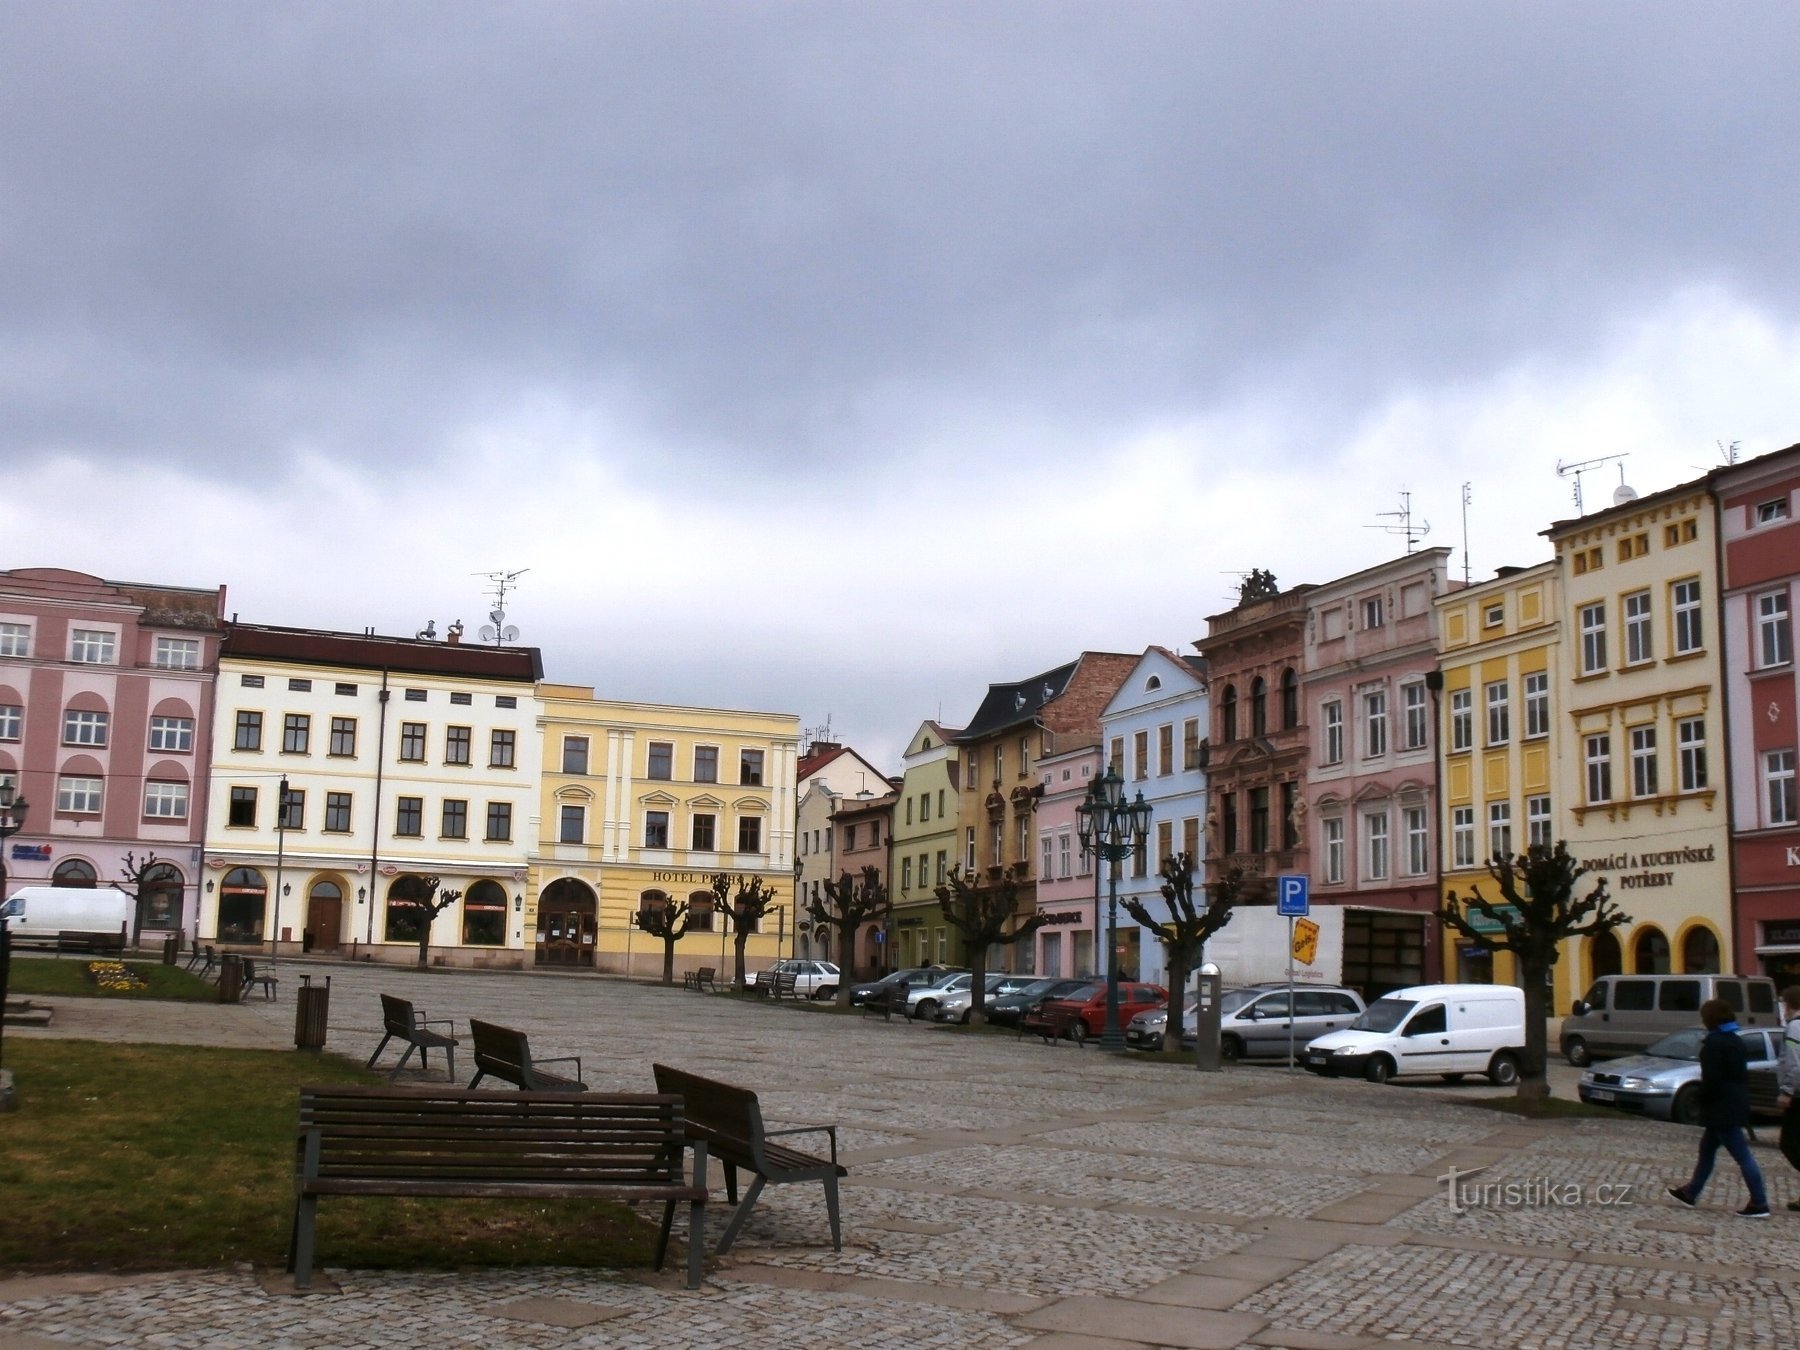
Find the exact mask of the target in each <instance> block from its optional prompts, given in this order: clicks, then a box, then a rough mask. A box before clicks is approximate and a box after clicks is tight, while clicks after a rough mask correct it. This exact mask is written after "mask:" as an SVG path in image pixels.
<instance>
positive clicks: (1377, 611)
mask: <svg viewBox="0 0 1800 1350" xmlns="http://www.w3.org/2000/svg"><path fill="white" fill-rule="evenodd" d="M1362 616H1363V627H1364V628H1379V627H1381V625H1382V623H1383V621H1384V617H1385V616H1384V615H1383V613H1382V607H1381V597H1380V596H1379V595H1372V596H1370V597H1369V598H1368V599H1367V600H1365V601H1363V603H1362Z"/></svg>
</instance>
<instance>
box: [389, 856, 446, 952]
mask: <svg viewBox="0 0 1800 1350" xmlns="http://www.w3.org/2000/svg"><path fill="white" fill-rule="evenodd" d="M435 895H436V892H435V891H434V890H432V888H431V887H430V886H428V885H426V884H425V881H424V879H423V878H422V877H418V876H415V875H414V874H413V873H411V872H408V873H406V875H404V876H399V877H395V878H394V883H393V885H391V886H389V887H388V893H387V924H386V928H385V930H384V932H383V934H382V937H383V940H385V941H387V942H417V941H418V940H419V939H420V938H422V937H424V936H425V928H426V925H427V924H428V923H430V921H431V920H430V917H429V915H428V913H427V911H426V904H427V902H428V901H430V900H431V899H432V898H433V896H435Z"/></svg>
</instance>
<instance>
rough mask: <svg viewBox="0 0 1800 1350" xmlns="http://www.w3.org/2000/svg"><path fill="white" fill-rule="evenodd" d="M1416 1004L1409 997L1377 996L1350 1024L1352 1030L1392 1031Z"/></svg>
mask: <svg viewBox="0 0 1800 1350" xmlns="http://www.w3.org/2000/svg"><path fill="white" fill-rule="evenodd" d="M1417 1006H1418V1004H1416V1003H1414V1002H1413V1001H1412V1000H1411V999H1409V998H1378V999H1376V1000H1375V1001H1374V1002H1373V1003H1371V1004H1370V1005H1369V1006H1368V1009H1367V1011H1365V1012H1364V1013H1363V1015H1362V1016H1361V1017H1359V1018H1357V1019H1356V1020H1355V1021H1354V1022H1352V1023H1351V1024H1350V1029H1351V1030H1352V1031H1392V1030H1393V1029H1394V1028H1395V1027H1397V1026H1399V1025H1400V1024H1401V1023H1402V1022H1404V1021H1405V1020H1406V1015H1407V1014H1408V1013H1409V1012H1411V1011H1412V1010H1413V1009H1414V1008H1416V1007H1417Z"/></svg>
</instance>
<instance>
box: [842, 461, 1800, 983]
mask: <svg viewBox="0 0 1800 1350" xmlns="http://www.w3.org/2000/svg"><path fill="white" fill-rule="evenodd" d="M1796 510H1800V446H1797V447H1792V448H1790V449H1787V450H1783V451H1779V452H1776V453H1774V454H1770V455H1765V456H1762V457H1761V458H1759V459H1756V460H1752V461H1748V462H1746V463H1742V464H1736V465H1731V466H1728V467H1725V468H1721V469H1718V470H1715V471H1713V472H1712V473H1709V474H1707V475H1705V476H1704V477H1702V478H1700V479H1696V480H1695V481H1693V482H1689V483H1685V484H1682V485H1679V486H1677V487H1674V488H1670V489H1668V490H1666V491H1663V492H1659V493H1656V494H1654V495H1652V496H1648V497H1638V496H1637V495H1636V494H1635V493H1633V492H1631V491H1630V490H1629V489H1622V490H1621V492H1620V493H1619V494H1617V496H1616V498H1615V500H1614V502H1613V503H1612V504H1611V505H1610V506H1608V507H1606V508H1604V509H1601V510H1598V511H1594V512H1591V513H1588V514H1586V515H1583V516H1581V517H1580V518H1578V519H1572V520H1565V521H1559V522H1557V523H1555V524H1553V525H1552V526H1551V527H1550V528H1548V529H1547V530H1545V531H1544V536H1545V537H1546V538H1547V540H1548V541H1549V544H1550V547H1551V553H1552V556H1551V557H1550V558H1549V559H1547V560H1546V561H1544V562H1541V563H1539V564H1537V565H1535V566H1531V567H1525V568H1518V567H1504V568H1501V569H1500V570H1499V571H1498V572H1497V574H1496V575H1495V576H1494V577H1492V578H1491V579H1488V580H1483V581H1479V582H1474V583H1472V584H1471V583H1468V582H1465V581H1462V580H1458V579H1456V578H1454V577H1452V576H1451V575H1450V574H1449V570H1448V563H1449V550H1448V549H1443V548H1434V549H1423V550H1419V551H1416V552H1409V553H1407V554H1406V555H1404V556H1402V557H1400V558H1396V559H1392V560H1390V561H1388V562H1385V563H1382V564H1380V565H1378V566H1375V567H1371V568H1368V569H1365V570H1363V571H1359V572H1356V573H1353V574H1351V575H1348V576H1345V577H1342V578H1339V579H1337V580H1335V581H1332V582H1329V583H1327V584H1323V585H1300V586H1294V587H1291V588H1289V589H1287V590H1285V591H1284V590H1280V589H1278V588H1277V587H1276V586H1275V585H1274V581H1273V578H1272V577H1269V576H1267V575H1266V574H1254V575H1253V577H1252V580H1251V582H1250V583H1248V584H1247V585H1246V586H1245V588H1244V590H1243V593H1242V596H1241V598H1240V603H1239V604H1238V605H1236V606H1235V607H1234V608H1232V609H1231V610H1228V611H1226V612H1224V613H1221V614H1215V615H1212V616H1209V617H1208V619H1207V631H1206V634H1205V635H1204V636H1203V637H1200V638H1198V639H1196V640H1195V642H1194V644H1193V645H1194V653H1193V654H1189V655H1178V654H1176V653H1175V652H1172V651H1170V650H1167V649H1164V648H1160V647H1152V648H1150V649H1148V650H1147V651H1145V652H1144V653H1143V654H1142V655H1140V656H1136V657H1133V656H1129V655H1124V654H1119V653H1104V652H1086V653H1083V654H1082V655H1081V656H1080V657H1078V658H1077V659H1076V660H1074V661H1072V662H1070V663H1068V664H1065V665H1062V666H1058V667H1056V668H1054V669H1052V670H1049V671H1045V672H1043V673H1042V674H1039V675H1034V676H1032V677H1030V678H1029V679H1026V680H1022V681H1009V682H1005V683H1000V684H994V685H991V686H990V687H989V689H988V691H987V694H986V696H985V697H984V698H983V700H982V701H981V703H980V705H979V707H978V708H977V709H976V711H975V713H974V714H973V715H972V716H971V717H970V718H969V720H968V722H967V724H966V725H965V726H963V727H962V728H960V729H952V728H946V727H943V726H940V725H938V724H937V723H935V722H926V723H923V724H921V726H920V728H919V729H918V731H917V732H916V733H915V734H914V736H913V738H912V740H911V742H910V743H909V744H908V747H907V750H906V752H905V754H904V756H903V760H902V772H901V774H900V776H899V777H898V778H897V779H896V780H893V781H892V782H891V783H887V782H882V783H865V785H864V786H865V788H868V789H869V790H867V791H864V792H861V793H859V794H858V796H857V798H856V799H854V800H848V799H844V800H840V799H837V798H834V797H827V796H822V797H821V798H820V799H819V805H818V809H817V812H816V814H815V816H814V817H813V825H812V833H811V839H812V846H813V848H814V849H815V850H816V851H817V852H818V853H819V854H820V855H821V857H820V862H821V864H822V871H823V872H824V873H831V872H832V870H833V867H834V866H835V865H836V861H837V860H838V859H840V858H841V859H845V860H847V859H849V858H851V857H855V858H857V859H859V860H866V861H867V862H868V863H869V864H871V865H875V866H876V867H877V868H878V870H880V871H881V872H882V874H883V875H884V876H885V877H886V878H887V879H888V880H889V882H890V884H891V889H892V893H893V897H894V905H893V911H892V914H891V916H889V917H887V918H884V919H883V920H880V921H878V922H875V923H871V924H870V925H869V927H868V930H867V932H866V935H865V936H866V944H865V945H864V947H863V949H862V950H861V951H860V952H858V953H854V954H851V959H852V963H853V964H854V965H855V966H856V968H857V969H859V970H873V969H879V968H882V967H884V966H887V967H894V966H909V965H924V964H928V963H930V962H933V961H939V962H942V961H964V960H966V959H967V956H968V954H967V953H966V952H964V951H962V950H961V949H960V944H959V943H958V941H957V936H956V934H955V932H954V931H953V930H950V929H948V927H947V925H946V924H945V923H944V920H943V918H942V916H941V914H940V912H939V909H938V906H937V904H936V901H935V898H934V891H935V888H936V887H937V886H939V885H941V884H943V879H944V876H945V874H946V872H947V870H948V869H949V868H950V867H954V866H960V867H962V868H964V869H965V870H966V871H968V872H971V873H973V874H975V875H977V876H992V875H994V874H995V873H996V871H997V869H999V868H1002V867H1012V868H1017V869H1020V872H1021V875H1022V876H1023V878H1024V884H1023V886H1022V887H1021V890H1020V906H1019V907H1020V913H1021V914H1022V915H1023V914H1026V913H1041V914H1043V915H1045V916H1046V918H1047V919H1048V923H1047V924H1046V925H1045V926H1044V927H1043V928H1042V929H1041V930H1040V931H1039V932H1038V933H1037V934H1036V935H1034V937H1033V938H1032V939H1031V940H1030V941H1029V942H1026V943H1021V944H1019V946H1018V947H1017V948H1016V949H1008V950H1004V951H1000V952H996V953H993V954H992V958H993V960H994V962H995V964H996V965H997V966H999V967H1003V968H1012V969H1016V970H1029V971H1037V972H1041V973H1045V974H1060V975H1085V974H1092V973H1096V972H1100V971H1104V970H1105V968H1106V965H1107V951H1106V948H1105V945H1104V944H1105V942H1106V933H1107V931H1108V918H1109V916H1108V914H1107V913H1106V910H1105V906H1104V901H1103V889H1102V877H1101V875H1100V873H1099V871H1098V869H1096V868H1094V867H1093V866H1092V864H1091V863H1090V862H1089V861H1088V860H1087V859H1086V858H1085V857H1084V856H1083V854H1082V852H1081V849H1080V846H1079V838H1078V830H1077V825H1076V820H1077V808H1078V807H1079V806H1080V804H1081V802H1082V800H1083V798H1084V796H1085V794H1086V793H1087V791H1088V788H1089V787H1090V785H1091V784H1092V782H1093V781H1094V778H1095V776H1096V775H1098V774H1100V773H1101V772H1103V771H1105V770H1106V769H1109V768H1110V769H1112V770H1113V771H1115V772H1117V773H1118V774H1119V775H1120V776H1121V777H1123V778H1124V779H1125V781H1126V787H1127V790H1128V791H1129V792H1131V793H1138V792H1141V793H1142V794H1143V795H1144V798H1145V800H1146V801H1147V802H1148V803H1149V804H1150V805H1151V808H1152V812H1151V820H1152V824H1151V832H1150V835H1149V837H1148V838H1147V839H1146V841H1145V845H1144V847H1143V848H1142V849H1140V850H1139V851H1138V853H1137V854H1136V856H1134V857H1132V858H1130V859H1128V860H1127V861H1126V862H1125V863H1124V864H1123V866H1122V869H1121V873H1122V875H1121V878H1120V893H1121V895H1122V896H1131V897H1135V898H1138V899H1141V900H1143V901H1144V902H1145V903H1146V904H1147V905H1148V906H1149V907H1150V909H1151V911H1152V913H1153V914H1158V915H1160V913H1161V912H1162V911H1161V909H1160V898H1159V896H1158V889H1159V878H1158V877H1157V875H1156V873H1157V868H1158V863H1159V861H1160V859H1162V858H1165V857H1167V856H1169V855H1170V854H1172V853H1174V852H1177V851H1182V850H1185V851H1187V852H1188V853H1190V854H1192V855H1193V856H1195V857H1196V858H1199V859H1202V860H1203V864H1204V867H1205V873H1206V876H1207V877H1208V879H1209V880H1213V881H1216V880H1217V879H1218V877H1219V876H1220V875H1221V874H1222V872H1223V871H1224V870H1225V869H1241V870H1242V871H1243V872H1244V873H1245V874H1247V875H1249V876H1252V877H1258V876H1261V877H1273V876H1276V875H1280V874H1295V873H1297V874H1304V875H1306V876H1308V877H1309V878H1310V880H1311V883H1312V893H1313V897H1314V903H1315V904H1321V905H1330V906H1335V907H1338V909H1339V910H1340V915H1339V917H1340V918H1341V920H1342V935H1343V948H1342V950H1343V957H1342V973H1343V978H1344V979H1345V981H1346V982H1347V983H1351V984H1353V985H1356V986H1358V987H1361V988H1363V989H1364V990H1366V991H1368V992H1371V993H1378V992H1382V991H1384V990H1386V989H1391V988H1395V987H1398V986H1401V985H1404V984H1409V983H1417V982H1422V981H1435V980H1440V979H1461V980H1470V981H1483V980H1502V981H1508V980H1511V979H1512V978H1513V974H1514V972H1513V971H1512V970H1511V968H1510V967H1509V965H1508V964H1507V962H1506V959H1505V958H1504V957H1501V958H1500V959H1499V963H1498V965H1497V966H1496V963H1495V961H1494V960H1493V959H1491V958H1490V957H1489V956H1488V955H1487V953H1486V952H1485V951H1484V950H1483V949H1481V948H1479V947H1478V946H1477V945H1475V944H1470V943H1465V942H1459V941H1457V940H1455V938H1454V936H1453V935H1452V934H1450V933H1447V932H1445V931H1444V930H1443V928H1442V926H1441V925H1440V924H1439V923H1438V922H1437V920H1436V919H1435V917H1434V915H1435V912H1436V911H1437V909H1438V908H1439V906H1440V905H1442V904H1444V903H1445V902H1446V901H1448V900H1449V899H1450V898H1451V897H1453V896H1467V895H1468V894H1469V892H1470V890H1471V888H1472V887H1476V886H1479V887H1481V888H1482V890H1483V893H1484V894H1486V895H1487V896H1488V897H1489V898H1490V899H1491V898H1495V891H1494V887H1493V883H1492V882H1491V880H1490V879H1489V877H1488V875H1487V871H1486V860H1487V859H1489V858H1491V857H1492V856H1493V855H1494V854H1495V853H1497V852H1498V853H1508V854H1511V853H1516V852H1518V851H1521V850H1522V849H1523V848H1524V847H1526V846H1527V845H1530V844H1548V843H1552V842H1554V841H1556V840H1566V841H1567V842H1568V844H1569V846H1570V848H1571V850H1572V851H1573V852H1574V853H1575V855H1576V856H1577V858H1578V859H1580V860H1581V861H1582V862H1583V863H1584V864H1585V865H1586V866H1587V867H1588V868H1589V869H1590V871H1591V872H1592V873H1593V875H1594V876H1596V877H1604V878H1605V879H1606V881H1607V883H1608V886H1609V888H1610V890H1611V891H1612V893H1613V894H1614V895H1615V896H1616V897H1617V898H1618V899H1619V900H1620V902H1621V904H1622V906H1623V908H1624V909H1625V911H1626V912H1627V913H1629V914H1630V916H1631V920H1630V922H1629V923H1628V924H1626V925H1625V926H1624V927H1623V928H1622V929H1620V930H1619V931H1618V932H1617V933H1616V934H1610V935H1607V936H1604V937H1601V938H1596V939H1593V940H1582V941H1579V942H1576V943H1573V944H1571V947H1570V950H1568V951H1567V952H1565V954H1564V959H1563V960H1562V961H1561V962H1560V964H1559V968H1558V971H1557V974H1556V990H1555V997H1556V1001H1557V1005H1558V1006H1566V1004H1567V1002H1568V1001H1569V1000H1570V999H1572V998H1574V997H1576V996H1578V995H1579V994H1580V993H1581V991H1582V990H1583V989H1584V988H1585V987H1586V985H1587V984H1588V983H1589V982H1590V981H1591V980H1592V979H1593V978H1595V977H1596V976H1599V975H1603V974H1608V973H1615V972H1622V971H1634V972H1663V971H1708V970H1719V969H1738V970H1744V971H1750V972H1756V973H1767V974H1770V975H1772V976H1774V977H1775V978H1777V979H1778V980H1781V981H1787V980H1791V979H1793V978H1796V977H1800V819H1797V813H1796V773H1795V770H1796V764H1795V756H1796V748H1797V741H1800V734H1797V731H1796V713H1795V704H1796V701H1797V695H1800V684H1797V681H1796V668H1795V663H1794V656H1793V633H1792V619H1791V616H1792V612H1793V609H1794V604H1795V600H1796V598H1797V597H1796V578H1797V577H1800V526H1797V525H1796V524H1795V521H1794V515H1795V512H1796ZM852 830H853V831H854V833H851V831H852ZM834 848H836V849H838V850H839V852H838V853H836V854H834V853H833V852H832V850H833V849H834ZM889 933H891V935H892V940H891V942H890V941H889V939H888V934H889ZM1114 951H1115V954H1116V956H1117V958H1118V962H1119V966H1120V969H1121V970H1122V971H1123V972H1125V973H1126V974H1127V975H1136V976H1137V977H1139V978H1156V977H1157V976H1159V975H1160V974H1161V973H1162V954H1161V953H1160V952H1159V951H1157V950H1156V947H1155V944H1154V943H1151V942H1146V941H1145V940H1144V938H1143V935H1142V934H1141V933H1140V931H1139V930H1138V928H1137V926H1136V925H1135V924H1133V923H1131V921H1130V920H1129V918H1128V917H1126V916H1124V915H1121V916H1120V928H1119V932H1118V935H1117V941H1116V947H1115V949H1114Z"/></svg>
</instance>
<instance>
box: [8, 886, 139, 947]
mask: <svg viewBox="0 0 1800 1350" xmlns="http://www.w3.org/2000/svg"><path fill="white" fill-rule="evenodd" d="M133 903H134V902H133V900H132V898H131V897H130V896H129V895H127V894H125V892H124V891H122V890H120V889H119V888H118V887H116V886H102V887H98V888H96V889H93V890H88V889H87V888H85V887H81V886H21V887H20V888H19V889H18V890H16V891H14V892H13V893H12V894H11V895H9V896H7V897H6V903H5V904H4V905H0V914H3V915H4V916H5V918H6V926H7V928H9V929H10V930H11V931H12V937H13V941H14V942H52V943H53V942H55V941H56V935H57V934H58V933H80V934H81V935H83V936H84V937H105V938H115V939H116V938H118V937H119V936H120V935H121V934H123V935H124V936H126V937H129V936H130V935H131V908H132V905H133Z"/></svg>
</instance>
